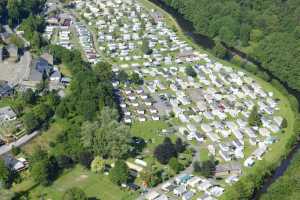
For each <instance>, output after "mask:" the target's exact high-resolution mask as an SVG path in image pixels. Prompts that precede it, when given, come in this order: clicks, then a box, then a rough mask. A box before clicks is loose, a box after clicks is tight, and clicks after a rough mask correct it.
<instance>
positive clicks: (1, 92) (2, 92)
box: [0, 83, 12, 96]
mask: <svg viewBox="0 0 300 200" xmlns="http://www.w3.org/2000/svg"><path fill="white" fill-rule="evenodd" d="M11 92H12V88H11V87H10V86H9V85H8V84H7V83H3V84H1V83H0V96H6V95H8V94H9V93H11Z"/></svg>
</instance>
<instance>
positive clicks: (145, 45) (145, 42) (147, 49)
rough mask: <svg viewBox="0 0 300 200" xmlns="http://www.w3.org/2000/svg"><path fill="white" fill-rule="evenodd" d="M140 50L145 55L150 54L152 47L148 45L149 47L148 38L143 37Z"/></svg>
mask: <svg viewBox="0 0 300 200" xmlns="http://www.w3.org/2000/svg"><path fill="white" fill-rule="evenodd" d="M142 51H143V52H144V54H146V55H150V54H152V52H153V51H152V49H150V47H149V40H147V39H144V40H143V43H142Z"/></svg>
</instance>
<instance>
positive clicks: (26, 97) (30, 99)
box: [22, 89, 37, 104]
mask: <svg viewBox="0 0 300 200" xmlns="http://www.w3.org/2000/svg"><path fill="white" fill-rule="evenodd" d="M22 97H23V101H24V102H25V103H27V104H34V103H35V102H36V98H37V97H36V94H35V93H34V92H33V90H32V89H27V90H26V91H25V92H24V93H23V95H22Z"/></svg>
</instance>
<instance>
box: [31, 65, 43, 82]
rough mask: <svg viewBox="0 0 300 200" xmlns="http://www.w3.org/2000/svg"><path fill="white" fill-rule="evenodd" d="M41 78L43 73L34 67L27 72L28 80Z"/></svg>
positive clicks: (39, 79)
mask: <svg viewBox="0 0 300 200" xmlns="http://www.w3.org/2000/svg"><path fill="white" fill-rule="evenodd" d="M42 79H43V74H42V73H41V72H39V71H37V70H36V69H33V68H32V69H31V70H30V74H29V81H41V80H42Z"/></svg>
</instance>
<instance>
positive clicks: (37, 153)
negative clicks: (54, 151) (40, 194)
mask: <svg viewBox="0 0 300 200" xmlns="http://www.w3.org/2000/svg"><path fill="white" fill-rule="evenodd" d="M30 163H31V165H30V174H31V176H32V178H33V179H34V181H35V182H36V183H39V184H42V185H44V186H46V185H49V184H50V183H51V182H52V181H53V180H54V179H55V178H56V176H57V174H58V172H59V169H58V165H57V163H56V160H55V159H54V158H53V157H49V155H48V153H47V152H46V151H45V150H43V149H41V148H40V147H37V148H36V149H35V150H34V152H33V154H32V155H31V157H30Z"/></svg>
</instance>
